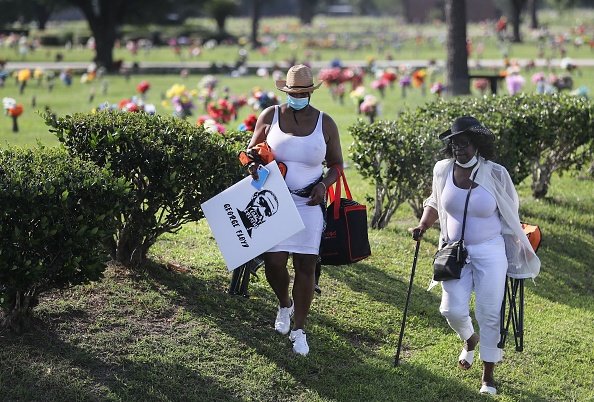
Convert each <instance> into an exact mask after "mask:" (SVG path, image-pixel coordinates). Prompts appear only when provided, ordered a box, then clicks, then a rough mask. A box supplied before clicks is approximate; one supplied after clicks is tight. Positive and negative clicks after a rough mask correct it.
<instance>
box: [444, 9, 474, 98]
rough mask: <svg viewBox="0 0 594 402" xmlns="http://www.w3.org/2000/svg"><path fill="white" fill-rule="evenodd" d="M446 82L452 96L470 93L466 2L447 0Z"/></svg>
mask: <svg viewBox="0 0 594 402" xmlns="http://www.w3.org/2000/svg"><path fill="white" fill-rule="evenodd" d="M445 14H446V25H447V29H448V32H447V62H446V81H447V86H448V89H449V91H450V93H451V94H452V95H466V94H469V93H470V80H469V78H468V50H467V48H466V0H447V1H446V6H445Z"/></svg>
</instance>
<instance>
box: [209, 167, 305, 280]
mask: <svg viewBox="0 0 594 402" xmlns="http://www.w3.org/2000/svg"><path fill="white" fill-rule="evenodd" d="M266 168H267V169H268V170H269V171H270V174H269V175H268V178H267V179H266V181H265V182H264V185H263V186H262V187H261V188H260V189H259V190H258V189H256V188H255V187H254V186H253V185H252V177H251V176H247V177H246V178H244V179H243V180H241V181H239V182H238V183H236V184H234V185H233V186H231V187H229V188H228V189H226V190H224V191H223V192H221V193H219V194H217V195H216V196H214V197H212V198H211V199H210V200H208V201H205V202H204V203H202V204H201V207H202V211H203V212H204V217H205V218H206V221H207V222H208V225H209V226H210V230H211V231H212V233H213V235H214V238H215V240H216V242H217V245H218V246H219V250H221V253H222V254H223V258H224V260H225V263H226V264H227V269H228V270H229V271H232V270H234V269H235V268H237V267H239V266H240V265H242V264H244V263H246V262H247V261H249V260H251V259H252V258H254V257H257V256H259V255H260V254H262V253H263V252H265V251H267V250H269V249H270V248H271V247H273V246H275V245H277V244H278V243H279V242H281V241H283V240H285V239H286V238H288V237H290V236H292V235H294V234H295V233H297V232H299V231H300V230H302V229H303V228H304V227H305V226H304V225H303V221H302V220H301V217H300V216H299V212H298V211H297V207H296V206H295V203H294V202H293V199H292V198H291V194H290V193H289V190H288V189H287V185H286V184H285V180H284V178H283V176H282V174H281V172H280V170H279V169H278V165H277V164H276V162H275V161H272V162H271V163H269V164H268V165H266Z"/></svg>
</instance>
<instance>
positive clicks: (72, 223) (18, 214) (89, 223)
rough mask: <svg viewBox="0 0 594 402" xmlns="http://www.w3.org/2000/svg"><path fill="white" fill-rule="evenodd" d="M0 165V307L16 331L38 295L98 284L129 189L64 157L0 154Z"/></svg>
mask: <svg viewBox="0 0 594 402" xmlns="http://www.w3.org/2000/svg"><path fill="white" fill-rule="evenodd" d="M0 166H1V171H0V301H1V305H2V310H3V315H4V316H3V325H4V326H8V327H10V328H12V329H13V330H15V331H17V332H18V331H20V330H21V329H22V328H23V326H24V325H26V323H27V318H28V316H29V315H30V312H31V309H32V308H33V307H34V306H35V305H36V303H37V300H38V297H39V295H40V294H41V293H43V292H45V291H47V290H50V289H53V288H64V287H68V286H72V285H75V284H79V283H83V282H87V281H91V280H96V279H99V278H100V277H101V275H102V273H103V270H104V269H105V261H106V260H107V259H108V254H107V252H106V251H105V248H104V247H103V242H104V241H105V240H106V239H107V238H110V237H112V236H113V234H114V233H115V228H116V220H115V218H114V217H115V216H116V211H117V210H118V209H119V208H120V206H121V203H122V200H123V199H124V197H125V196H126V194H127V191H128V186H127V184H126V183H125V182H124V181H123V180H115V179H113V177H112V175H111V173H110V172H108V171H106V170H102V169H99V168H98V167H97V166H95V165H94V164H92V163H89V162H84V161H81V160H80V159H76V158H72V157H70V156H69V155H68V154H67V153H66V152H65V151H64V150H57V149H52V150H44V149H36V150H27V151H24V150H18V149H7V150H2V151H0Z"/></svg>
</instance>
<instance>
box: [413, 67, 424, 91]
mask: <svg viewBox="0 0 594 402" xmlns="http://www.w3.org/2000/svg"><path fill="white" fill-rule="evenodd" d="M425 77H427V70H426V69H424V68H420V69H418V70H415V72H413V73H412V86H413V87H415V88H421V87H422V86H423V85H424V84H425Z"/></svg>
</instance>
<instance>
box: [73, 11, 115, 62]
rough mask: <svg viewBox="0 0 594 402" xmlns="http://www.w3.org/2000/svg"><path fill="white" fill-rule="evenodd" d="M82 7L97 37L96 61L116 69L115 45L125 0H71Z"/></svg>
mask: <svg viewBox="0 0 594 402" xmlns="http://www.w3.org/2000/svg"><path fill="white" fill-rule="evenodd" d="M70 2H71V3H73V4H74V5H76V6H77V7H78V8H80V9H81V11H82V12H83V14H84V15H85V18H86V20H87V22H88V23H89V27H90V28H91V32H92V33H93V37H94V38H95V63H97V65H98V66H101V67H104V68H105V69H107V71H114V70H115V68H116V67H115V65H114V62H113V47H114V44H115V40H116V36H117V27H118V23H119V20H120V18H121V15H120V14H121V13H122V12H123V11H122V4H123V3H124V0H111V1H92V0H70Z"/></svg>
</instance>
